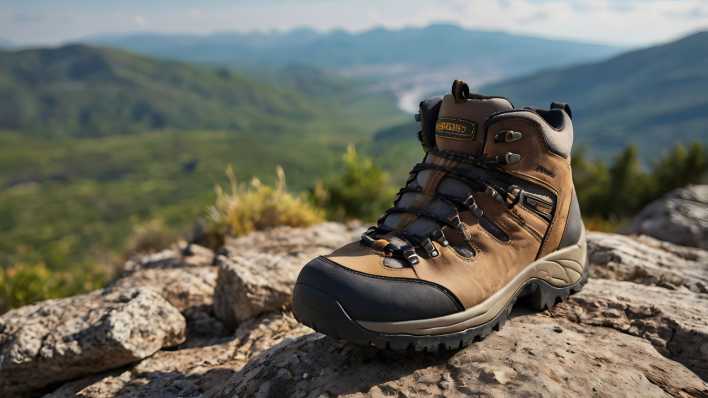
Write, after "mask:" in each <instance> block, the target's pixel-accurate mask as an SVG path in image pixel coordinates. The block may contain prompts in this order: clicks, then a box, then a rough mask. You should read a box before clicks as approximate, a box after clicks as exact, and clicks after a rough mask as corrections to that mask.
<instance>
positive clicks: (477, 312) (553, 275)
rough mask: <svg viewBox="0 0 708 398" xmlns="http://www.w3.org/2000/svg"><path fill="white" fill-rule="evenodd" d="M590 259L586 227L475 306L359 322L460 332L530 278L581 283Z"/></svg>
mask: <svg viewBox="0 0 708 398" xmlns="http://www.w3.org/2000/svg"><path fill="white" fill-rule="evenodd" d="M586 259H587V242H586V240H585V231H584V230H583V232H582V234H581V236H580V241H579V242H578V243H577V244H575V245H572V246H568V247H565V248H563V249H560V250H557V251H554V252H552V253H549V254H548V255H546V256H544V257H543V258H540V259H538V260H536V261H534V262H533V263H531V264H529V265H528V266H527V267H526V268H524V269H523V271H521V272H520V273H519V274H518V275H516V277H514V279H512V280H511V281H510V282H509V283H507V284H506V286H504V287H503V288H501V289H500V290H499V291H497V292H496V293H494V294H493V295H492V296H490V297H489V298H487V299H486V300H484V301H483V302H481V303H479V304H477V305H475V306H474V307H470V308H468V309H466V310H464V311H461V312H456V313H454V314H450V315H445V316H441V317H437V318H429V319H416V320H412V321H398V322H368V321H357V322H358V323H359V325H361V326H362V327H364V328H365V329H368V330H370V331H373V332H378V333H387V334H413V335H430V334H445V333H454V332H460V331H463V330H465V329H469V328H471V327H475V326H479V325H482V324H484V323H486V322H489V321H491V320H493V319H494V318H495V317H496V316H497V315H498V314H499V313H500V312H501V311H503V310H504V309H506V307H507V305H508V304H509V303H510V302H511V301H512V300H513V299H514V297H516V296H517V295H518V294H519V293H520V292H521V290H522V289H523V288H524V286H525V285H526V283H527V282H529V281H530V280H534V279H540V280H543V281H545V282H547V283H549V284H550V285H551V286H554V287H568V286H572V285H574V284H576V283H578V282H579V281H580V279H581V278H582V275H583V271H584V269H585V266H586V261H587V260H586Z"/></svg>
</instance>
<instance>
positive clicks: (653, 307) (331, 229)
mask: <svg viewBox="0 0 708 398" xmlns="http://www.w3.org/2000/svg"><path fill="white" fill-rule="evenodd" d="M359 232H360V228H358V227H352V226H349V227H347V226H343V225H339V224H323V225H320V226H316V227H312V228H309V229H304V230H296V229H291V228H279V229H276V230H273V231H269V232H262V233H258V234H254V235H251V236H248V237H243V238H239V239H235V240H231V241H229V242H228V245H227V249H226V250H225V251H224V252H223V253H221V254H220V255H219V256H217V259H216V260H215V261H214V262H215V263H216V264H218V274H219V275H218V277H216V279H215V280H213V281H214V282H213V284H210V283H211V282H209V283H207V282H204V281H205V278H204V277H203V275H202V274H201V273H199V272H197V273H191V272H192V271H195V270H198V269H201V268H204V267H206V268H211V269H212V272H217V267H214V266H212V265H210V264H211V262H207V263H208V264H206V263H200V264H197V265H188V264H186V262H188V261H187V258H189V257H190V256H185V255H181V254H179V256H182V257H183V258H182V260H179V261H177V260H176V259H175V256H178V254H175V253H176V252H172V254H167V253H166V252H165V253H163V254H162V257H161V258H168V257H171V258H172V260H170V261H166V262H163V265H164V264H168V263H169V264H173V266H164V267H158V266H152V267H151V266H148V265H147V264H158V263H160V262H159V261H158V262H150V261H147V258H143V259H138V260H137V262H136V264H137V263H141V262H142V263H143V265H142V266H136V267H133V268H131V270H130V271H129V272H127V273H126V274H125V275H124V276H123V279H119V280H118V281H116V282H114V285H113V288H114V289H118V288H121V289H123V288H125V286H127V285H129V284H130V283H131V282H129V279H125V278H133V279H132V280H133V281H134V282H133V283H135V284H141V286H144V287H143V288H141V291H145V292H147V291H148V290H146V289H148V288H149V289H154V291H156V292H159V293H160V294H161V295H162V297H165V298H166V299H167V300H169V301H170V302H171V303H172V304H173V305H174V307H176V308H175V309H174V311H177V308H179V309H180V310H182V311H183V313H184V312H185V311H187V310H188V309H189V308H204V307H208V306H209V304H208V303H209V302H210V300H212V301H211V302H212V303H213V306H214V307H217V306H219V305H223V306H224V308H222V310H219V311H217V313H221V311H227V312H226V313H222V314H221V316H222V318H223V319H225V320H227V322H228V323H229V326H230V327H235V328H236V329H235V331H234V332H232V333H229V334H227V335H224V333H223V330H222V331H218V330H213V331H212V332H211V333H210V332H209V330H208V328H207V329H206V330H204V331H203V332H204V333H200V334H190V335H189V336H188V339H187V341H186V342H184V343H182V344H180V345H178V346H176V347H175V348H173V349H169V350H165V349H161V350H159V351H157V352H156V353H154V354H152V355H150V356H148V357H146V358H144V359H142V360H140V361H139V362H137V363H135V364H130V365H128V366H123V367H120V365H115V366H112V368H113V369H112V370H107V371H105V372H104V373H99V374H95V373H94V372H93V371H91V372H89V371H85V372H84V373H83V377H78V376H80V374H78V373H76V374H75V375H76V379H75V380H72V381H68V382H66V383H64V384H62V385H59V386H57V387H56V389H55V390H54V391H53V392H51V393H50V394H49V395H48V396H50V397H73V396H81V397H115V396H121V397H147V396H182V397H237V396H238V397H250V396H256V397H281V396H293V397H310V396H314V397H317V396H322V397H333V396H340V395H341V396H371V397H383V396H431V395H432V396H445V397H448V396H450V397H455V396H560V397H563V396H568V397H571V396H628V395H629V396H642V397H666V396H677V397H688V396H695V397H708V384H706V380H708V367H707V366H706V364H708V292H706V286H707V282H706V281H708V252H706V251H703V250H700V249H695V248H687V247H682V246H677V245H673V244H670V243H666V242H662V241H658V240H656V239H653V238H649V237H631V236H622V235H614V234H601V233H590V234H588V236H589V258H590V261H591V263H592V265H591V267H592V268H591V270H592V271H591V273H592V278H591V279H590V281H589V283H588V284H587V285H586V286H585V288H584V289H583V291H581V292H580V293H578V294H576V295H574V296H571V298H569V299H568V300H567V301H566V302H563V303H560V304H558V305H556V306H555V307H553V308H552V309H551V310H550V311H544V312H540V313H536V312H530V311H528V310H526V309H525V308H524V307H523V306H518V307H517V308H516V309H515V310H514V312H513V313H512V317H511V318H510V319H509V321H508V322H507V323H506V324H505V326H504V328H503V329H502V330H501V331H499V332H495V333H492V334H491V335H490V336H489V337H487V338H486V339H485V340H483V341H481V342H477V343H474V344H472V345H471V346H470V347H467V348H465V349H462V350H460V351H456V352H449V353H399V354H397V353H393V352H388V351H380V350H377V349H374V348H371V347H359V346H354V345H351V344H347V343H343V342H339V341H335V340H332V339H330V338H327V337H325V336H322V335H320V334H317V333H314V332H313V331H312V330H310V329H309V328H307V327H305V326H302V325H300V324H299V323H297V322H296V321H295V320H294V319H293V317H292V315H291V314H290V313H289V312H288V311H287V308H288V303H289V302H290V288H291V286H292V283H293V281H294V278H295V276H296V275H297V271H298V270H299V268H300V267H302V265H303V264H304V263H305V262H306V260H307V259H308V257H312V256H315V255H317V254H320V253H322V252H323V251H327V250H330V248H331V247H334V246H338V245H339V244H341V243H342V241H346V240H349V239H351V238H352V237H355V236H357V235H358V233H359ZM328 239H329V241H328ZM158 257H159V256H158ZM207 257H208V256H207ZM154 259H155V258H153V260H154ZM190 261H191V260H190ZM175 264H181V265H175ZM148 270H150V271H155V273H154V274H151V273H148V272H147V271H148ZM175 270H180V271H184V273H181V274H180V275H182V277H179V278H175V277H168V276H165V277H164V278H160V275H162V274H160V273H159V271H163V272H166V274H165V275H170V271H175ZM143 271H144V272H143ZM141 272H142V273H141ZM140 275H142V276H140ZM148 275H151V276H150V277H148ZM182 278H183V279H182ZM190 278H193V279H192V280H193V281H194V286H192V287H189V286H188V285H190V283H189V280H190ZM209 280H211V279H209ZM202 282H203V283H204V284H202ZM209 286H213V288H212V290H216V293H215V295H214V296H213V299H211V298H209V297H210V296H209V294H208V291H209ZM220 286H221V287H220ZM181 289H186V290H184V291H185V293H184V294H183V295H180V290H181ZM190 289H193V290H190ZM220 289H221V291H220ZM95 294H99V293H95ZM101 294H103V293H101ZM152 295H153V297H155V298H156V299H160V297H159V296H158V295H157V294H156V293H152ZM68 300H72V299H68ZM220 300H223V301H221V304H219V303H220ZM166 304H167V303H166ZM40 305H42V304H40ZM167 305H169V304H167ZM26 308H31V307H26ZM26 308H23V309H20V310H16V311H25V312H23V314H24V315H22V316H21V317H15V318H13V321H12V322H11V323H13V324H18V325H19V324H21V322H26V321H22V319H23V318H24V317H30V316H31V315H30V314H32V313H34V310H27V309H26ZM77 311H79V310H78V309H77ZM229 317H230V318H229ZM167 321H168V320H164V321H155V322H159V323H163V322H167ZM191 322H195V320H194V319H190V318H189V317H187V323H188V329H189V328H191V327H192V326H191V325H190V323H191ZM214 322H217V323H218V321H216V320H214ZM57 324H61V322H58V323H57ZM13 327H15V326H13ZM6 344H7V343H2V345H0V347H3V348H2V349H3V350H5V346H6ZM45 344H47V347H53V345H54V344H56V343H55V340H51V341H48V342H47V343H45ZM3 352H4V351H3ZM107 355H109V354H106V355H104V356H103V357H102V358H98V359H96V362H97V363H99V364H100V363H102V362H101V361H106V360H107ZM0 362H1V361H0ZM47 369H49V368H47ZM104 369H108V368H104ZM54 370H55V371H56V369H54ZM47 372H48V373H50V371H49V370H47ZM1 380H5V378H3V379H1ZM10 380H15V378H14V377H12V376H11V377H10ZM55 380H56V379H55ZM32 388H33V389H35V390H34V391H41V388H42V387H41V386H34V387H32ZM37 389H40V390H37ZM6 391H8V390H0V396H5V395H7V393H6ZM15 391H17V390H15ZM25 391H27V390H25ZM45 391H46V388H45ZM3 393H4V394H3Z"/></svg>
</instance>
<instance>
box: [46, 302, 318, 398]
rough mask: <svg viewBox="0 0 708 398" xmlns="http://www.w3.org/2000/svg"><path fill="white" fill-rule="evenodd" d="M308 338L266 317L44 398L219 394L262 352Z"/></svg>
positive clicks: (279, 318) (283, 317)
mask: <svg viewBox="0 0 708 398" xmlns="http://www.w3.org/2000/svg"><path fill="white" fill-rule="evenodd" d="M309 333H312V330H311V329H309V328H306V327H304V326H302V325H300V324H298V323H297V321H295V319H294V318H293V317H292V315H290V314H287V313H286V314H280V313H273V314H268V315H264V316H262V317H260V318H258V319H252V320H249V321H246V322H244V323H243V324H241V325H240V326H239V328H238V329H237V330H236V332H235V333H234V335H233V336H230V337H228V338H224V337H222V338H198V339H195V340H194V341H191V342H188V343H187V344H184V345H182V346H180V349H179V350H177V351H161V352H158V353H156V354H155V355H153V356H151V357H149V358H146V359H144V360H143V361H142V362H140V363H139V364H137V365H135V366H134V367H132V368H131V369H129V370H119V371H113V372H108V373H104V374H102V375H94V376H90V377H86V378H83V379H80V380H76V381H73V382H70V383H66V384H64V385H63V386H61V387H60V388H58V389H57V390H55V391H54V392H52V393H50V394H48V395H47V397H51V398H68V397H76V396H80V397H93V398H98V397H101V398H107V397H117V396H120V397H135V398H137V397H153V396H154V397H163V396H188V397H201V396H205V395H207V393H208V392H210V391H215V390H218V389H220V388H221V386H222V385H223V384H224V383H226V382H228V380H229V379H230V378H231V377H232V376H233V375H235V374H236V373H237V372H238V371H239V370H240V369H241V368H242V367H243V366H244V365H245V364H246V363H248V361H250V360H251V359H253V358H255V357H257V356H258V355H260V354H261V353H262V352H264V351H265V350H267V349H270V348H271V347H273V346H276V345H277V344H279V343H281V342H283V341H292V339H295V338H297V337H300V336H303V335H305V334H309Z"/></svg>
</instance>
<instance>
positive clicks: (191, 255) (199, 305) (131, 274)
mask: <svg viewBox="0 0 708 398" xmlns="http://www.w3.org/2000/svg"><path fill="white" fill-rule="evenodd" d="M217 271H218V268H217V267H216V266H215V265H214V252H212V251H211V250H209V249H207V248H205V247H201V246H198V245H194V244H192V245H187V244H186V243H178V244H176V245H174V246H173V247H171V248H169V249H166V250H163V251H160V252H158V253H153V254H150V255H144V256H139V257H135V258H133V259H131V260H129V261H128V262H126V264H125V265H124V268H123V272H122V273H121V275H120V277H119V278H118V279H116V280H115V281H113V282H112V283H111V284H110V285H109V287H111V288H129V287H146V288H150V289H153V290H155V291H156V292H158V293H159V294H160V295H162V297H163V298H164V299H165V300H167V301H168V302H169V303H170V304H172V305H174V306H175V307H176V308H177V309H179V310H180V311H182V314H183V315H184V316H185V318H186V319H187V328H188V333H189V334H190V335H195V336H196V335H214V336H222V335H225V334H226V333H227V331H226V328H225V327H224V325H223V324H222V323H221V322H220V321H219V320H218V319H216V317H215V316H214V311H213V304H214V289H215V287H216V276H217Z"/></svg>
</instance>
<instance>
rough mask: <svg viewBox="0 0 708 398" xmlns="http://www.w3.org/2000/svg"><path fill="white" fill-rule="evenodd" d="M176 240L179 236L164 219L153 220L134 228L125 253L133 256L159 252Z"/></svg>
mask: <svg viewBox="0 0 708 398" xmlns="http://www.w3.org/2000/svg"><path fill="white" fill-rule="evenodd" d="M175 239H177V235H176V234H175V233H174V231H172V230H171V229H170V228H169V227H168V226H167V224H165V222H164V221H163V220H162V219H159V218H156V219H152V220H150V221H147V222H144V223H141V224H138V225H136V226H134V227H133V233H132V234H131V235H130V237H129V238H128V243H127V245H126V250H125V252H126V254H127V255H128V256H132V255H134V254H141V253H150V252H154V251H158V250H161V249H164V248H166V247H168V246H169V245H170V244H172V243H173V242H174V241H175Z"/></svg>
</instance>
